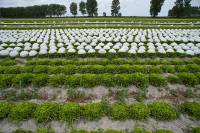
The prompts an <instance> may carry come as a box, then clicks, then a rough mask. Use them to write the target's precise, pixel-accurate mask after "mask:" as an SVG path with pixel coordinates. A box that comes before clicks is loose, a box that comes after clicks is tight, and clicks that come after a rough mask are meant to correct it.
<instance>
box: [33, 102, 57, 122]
mask: <svg viewBox="0 0 200 133" xmlns="http://www.w3.org/2000/svg"><path fill="white" fill-rule="evenodd" d="M59 111H60V106H59V105H58V104H56V103H45V104H42V105H40V106H38V107H37V108H36V111H35V113H34V117H35V119H36V120H37V122H39V123H44V122H48V121H51V120H55V119H58V117H59Z"/></svg>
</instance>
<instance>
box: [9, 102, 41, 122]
mask: <svg viewBox="0 0 200 133" xmlns="http://www.w3.org/2000/svg"><path fill="white" fill-rule="evenodd" d="M36 107H37V105H36V104H34V103H26V102H25V103H21V104H17V105H16V106H14V107H13V108H12V109H11V112H10V114H9V118H11V119H12V120H16V121H22V120H27V119H30V118H32V117H33V113H34V112H35V109H36Z"/></svg>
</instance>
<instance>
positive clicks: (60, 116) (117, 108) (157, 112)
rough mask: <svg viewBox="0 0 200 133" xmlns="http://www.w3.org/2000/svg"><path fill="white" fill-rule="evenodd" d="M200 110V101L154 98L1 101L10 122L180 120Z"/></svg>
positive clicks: (3, 115)
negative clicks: (80, 101)
mask: <svg viewBox="0 0 200 133" xmlns="http://www.w3.org/2000/svg"><path fill="white" fill-rule="evenodd" d="M175 107H176V108H175ZM199 112H200V103H199V102H184V103H181V104H176V105H172V104H169V103H166V102H163V101H155V102H152V103H149V104H144V103H142V102H141V103H133V104H130V105H127V104H124V103H123V104H122V103H114V104H110V103H109V102H107V101H102V102H100V103H91V104H84V105H80V104H78V103H66V104H57V103H53V102H46V103H43V104H35V103H30V102H22V103H11V102H0V119H5V118H8V119H9V120H11V121H24V120H28V119H31V118H33V119H34V120H35V121H36V122H38V123H47V122H49V121H53V120H60V121H63V122H67V123H69V124H70V123H74V122H76V121H78V120H80V119H84V120H88V121H98V120H100V119H101V118H102V117H104V116H107V117H108V118H110V119H111V120H120V121H124V120H127V119H132V120H146V119H148V118H149V117H151V118H154V119H156V120H158V121H172V120H176V119H178V118H179V116H180V113H183V114H187V115H189V116H190V117H191V118H192V119H196V120H199V119H200V114H199Z"/></svg>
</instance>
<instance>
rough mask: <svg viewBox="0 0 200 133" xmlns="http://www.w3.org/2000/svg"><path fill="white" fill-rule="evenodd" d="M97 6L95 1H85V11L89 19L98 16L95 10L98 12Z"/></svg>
mask: <svg viewBox="0 0 200 133" xmlns="http://www.w3.org/2000/svg"><path fill="white" fill-rule="evenodd" d="M97 6H98V3H97V1H96V0H87V3H86V9H87V12H88V15H89V16H90V17H93V16H97V15H98V13H97V10H98V8H97Z"/></svg>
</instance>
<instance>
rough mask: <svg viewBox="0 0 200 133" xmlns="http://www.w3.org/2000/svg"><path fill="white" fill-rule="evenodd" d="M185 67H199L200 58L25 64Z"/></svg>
mask: <svg viewBox="0 0 200 133" xmlns="http://www.w3.org/2000/svg"><path fill="white" fill-rule="evenodd" d="M69 64H70V65H111V64H114V65H123V64H129V65H187V64H197V65H200V58H189V59H180V58H179V59H176V58H175V59H174V58H171V59H142V58H135V59H129V58H127V59H104V58H103V59H93V58H88V59H78V58H75V59H69V60H65V59H61V60H59V59H34V60H33V59H31V60H28V61H27V62H26V65H50V66H62V65H69Z"/></svg>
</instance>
